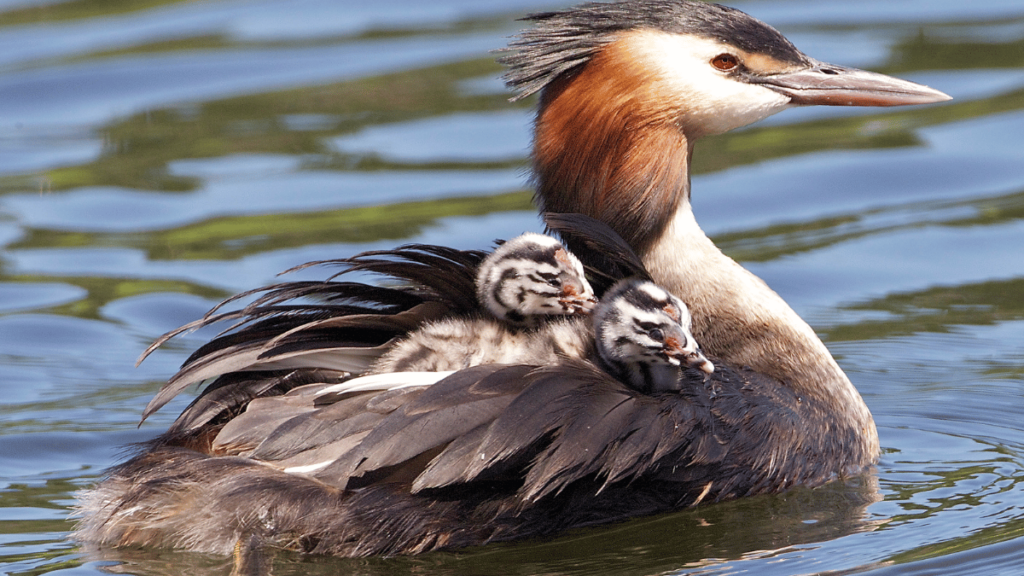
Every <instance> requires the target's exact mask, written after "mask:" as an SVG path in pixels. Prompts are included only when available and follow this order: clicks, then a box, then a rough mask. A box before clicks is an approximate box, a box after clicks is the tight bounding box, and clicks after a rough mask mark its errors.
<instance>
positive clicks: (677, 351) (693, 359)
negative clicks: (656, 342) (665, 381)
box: [665, 333, 715, 374]
mask: <svg viewBox="0 0 1024 576" xmlns="http://www.w3.org/2000/svg"><path fill="white" fill-rule="evenodd" d="M665 357H666V359H667V360H668V361H669V362H671V363H672V364H677V365H679V364H685V365H686V366H688V367H690V368H696V369H697V370H700V371H701V372H703V373H705V374H712V373H713V372H714V371H715V365H714V364H712V363H711V361H710V360H708V359H707V356H704V353H703V352H701V351H700V348H699V347H698V346H697V343H696V342H695V341H694V340H693V339H692V338H687V337H686V336H685V335H683V334H682V333H680V334H679V335H672V336H669V337H667V338H665Z"/></svg>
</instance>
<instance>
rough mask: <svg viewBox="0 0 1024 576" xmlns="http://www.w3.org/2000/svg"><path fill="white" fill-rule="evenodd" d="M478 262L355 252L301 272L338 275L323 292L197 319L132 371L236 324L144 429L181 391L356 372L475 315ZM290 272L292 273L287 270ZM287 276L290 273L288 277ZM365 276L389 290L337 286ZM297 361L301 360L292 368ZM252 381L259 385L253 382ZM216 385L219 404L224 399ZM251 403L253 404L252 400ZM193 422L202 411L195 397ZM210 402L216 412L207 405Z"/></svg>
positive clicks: (453, 256) (269, 293) (186, 369)
mask: <svg viewBox="0 0 1024 576" xmlns="http://www.w3.org/2000/svg"><path fill="white" fill-rule="evenodd" d="M485 256H486V253H484V252H481V251H478V250H455V249H452V248H447V247H443V246H430V245H424V244H411V245H407V246H402V247H400V248H397V249H395V250H379V251H372V252H364V253H361V254H358V255H356V256H353V257H351V258H344V259H338V260H324V261H319V262H311V263H309V264H304V265H303V266H300V267H298V268H305V267H309V266H327V265H329V266H339V267H342V268H343V270H342V271H341V272H338V273H337V274H335V275H334V276H332V277H331V278H329V279H328V280H327V281H323V282H309V281H301V282H284V283H278V284H274V285H271V286H267V287H265V288H261V289H258V290H252V291H249V292H245V293H243V294H239V295H237V296H233V297H231V298H229V299H227V300H225V301H224V302H222V303H220V304H218V305H217V306H216V307H214V308H213V309H212V310H211V311H210V312H209V313H207V314H206V316H204V317H203V318H201V319H199V320H196V321H195V322H191V323H189V324H186V325H185V326H182V327H181V328H178V329H176V330H173V331H171V332H168V333H167V334H165V335H163V336H162V337H160V338H159V339H157V341H156V342H154V343H153V344H152V345H151V346H150V347H149V348H148V349H147V350H146V351H145V352H144V353H143V355H142V357H141V358H140V362H141V361H142V360H143V359H145V357H146V356H148V355H149V354H150V353H152V352H153V351H154V350H155V349H156V348H158V347H159V346H160V345H162V344H163V343H165V342H167V341H168V340H170V339H171V338H173V337H174V336H177V335H179V334H182V333H184V332H187V331H190V330H195V329H198V328H203V327H206V326H211V325H214V324H219V323H222V322H235V324H233V325H232V326H230V327H229V328H228V329H227V331H226V333H222V334H221V335H220V336H218V337H217V338H214V339H213V340H211V341H210V342H208V343H207V344H205V345H203V346H202V347H200V348H199V349H198V350H196V351H195V352H194V353H193V354H192V355H191V356H190V357H189V358H188V360H186V362H185V364H184V365H183V366H182V368H181V370H179V371H178V373H177V374H175V375H174V376H173V377H171V378H170V380H168V382H167V383H166V384H165V385H164V386H163V387H162V388H161V390H160V391H159V392H158V393H157V394H156V396H154V398H153V399H152V400H151V401H150V403H149V405H148V406H147V407H146V409H145V411H144V412H143V416H142V419H143V420H145V419H146V418H147V417H149V416H150V415H151V414H152V413H153V412H155V411H157V410H159V409H160V408H161V407H163V406H164V405H165V404H166V403H167V402H168V401H170V400H171V399H172V398H174V397H175V396H177V395H178V394H179V393H181V391H182V390H184V389H185V388H187V387H188V386H189V385H191V384H194V383H196V382H201V381H203V380H206V379H209V378H214V377H217V376H221V375H224V374H230V373H233V372H239V371H254V370H259V371H272V370H277V369H280V368H295V367H300V368H324V369H336V370H339V371H348V370H349V369H350V365H349V364H348V363H346V361H345V359H346V355H351V356H352V357H353V358H355V361H354V366H356V367H360V366H361V367H363V369H365V366H366V365H368V364H369V363H370V361H372V359H373V358H375V357H377V356H379V355H380V354H381V353H383V351H382V350H378V351H373V350H371V349H373V348H376V347H379V346H381V345H383V344H385V343H387V342H388V341H390V340H392V339H393V338H395V337H399V336H402V335H404V334H406V333H408V332H409V331H410V330H414V329H415V328H417V327H418V326H420V325H421V324H422V323H423V322H426V321H429V320H434V319H438V318H442V317H446V316H449V315H453V314H455V315H458V314H467V313H471V312H472V311H474V310H476V309H477V302H476V270H477V267H478V266H479V264H480V262H481V261H482V260H483V258H484V257H485ZM296 269H297V268H296ZM293 270H295V269H293ZM353 272H364V273H372V274H375V275H379V276H383V277H385V278H387V279H389V280H390V281H391V282H401V283H402V285H400V286H395V287H382V286H372V285H368V284H363V283H359V282H348V281H344V282H342V281H338V280H336V279H337V278H338V277H339V276H341V275H342V274H350V273H353ZM257 294H259V295H260V296H259V297H258V298H256V299H255V300H254V301H253V302H251V303H250V304H248V305H246V306H244V307H242V308H240V309H238V310H233V311H228V312H221V310H222V309H224V308H225V307H226V306H229V305H230V304H232V303H234V302H237V301H239V300H241V299H242V298H247V297H250V296H253V295H257ZM298 357H301V358H302V360H296V358H298ZM255 378H256V379H261V378H262V377H261V376H256V377H255ZM227 382H230V383H231V385H232V386H237V387H239V390H237V394H236V396H238V398H242V397H245V396H248V397H250V398H251V397H258V395H259V394H261V393H262V392H263V391H265V389H266V387H264V386H262V385H249V384H247V383H245V382H244V379H237V378H235V379H229V380H228V381H227ZM226 385H227V383H226V382H221V383H220V384H219V385H218V386H217V388H216V389H220V390H221V392H219V394H221V395H223V394H229V392H227V391H224V390H223V388H224V387H225V386H226ZM253 394H256V396H253ZM205 395H206V393H205V392H204V394H203V395H202V396H200V398H199V399H197V402H198V403H199V404H198V405H196V404H194V406H195V408H194V409H193V413H195V414H198V413H199V412H200V411H201V410H205V409H206V408H204V407H203V406H202V402H204V401H205V400H204V396H205ZM209 400H211V401H214V402H217V401H219V400H215V399H213V398H210V399H209Z"/></svg>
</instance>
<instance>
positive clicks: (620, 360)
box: [593, 279, 715, 392]
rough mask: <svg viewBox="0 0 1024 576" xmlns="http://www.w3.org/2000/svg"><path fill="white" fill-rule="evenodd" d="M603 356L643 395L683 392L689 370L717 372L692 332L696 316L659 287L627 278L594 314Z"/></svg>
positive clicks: (611, 368) (616, 373)
mask: <svg viewBox="0 0 1024 576" xmlns="http://www.w3.org/2000/svg"><path fill="white" fill-rule="evenodd" d="M593 320H594V332H595V337H596V340H597V342H596V344H597V352H598V357H599V358H600V359H601V361H602V363H603V364H604V365H605V368H606V369H607V370H608V371H609V372H610V373H611V374H612V375H614V376H615V377H617V378H618V379H619V380H622V381H623V382H625V383H626V384H628V385H630V386H631V387H633V388H636V389H638V390H642V391H647V392H661V391H666V390H678V389H679V388H680V386H681V384H680V368H681V367H682V366H683V365H686V366H689V367H691V368H696V369H698V370H701V371H702V372H704V373H706V374H711V373H712V372H714V370H715V367H714V365H713V364H712V363H711V362H710V361H708V359H707V358H706V357H705V356H704V354H703V353H701V351H700V347H699V346H698V345H697V341H696V340H695V339H694V337H693V335H692V334H691V333H690V312H689V310H688V309H687V308H686V304H683V302H682V301H680V300H679V299H678V298H676V297H675V296H673V295H671V294H669V293H668V292H667V291H665V290H664V289H662V288H661V287H659V286H658V285H656V284H654V283H652V282H648V281H644V280H636V279H626V280H622V281H620V282H618V283H616V284H615V285H614V286H612V287H611V288H610V289H608V291H607V292H606V293H605V294H604V296H603V297H602V298H601V302H600V303H599V304H598V305H597V307H596V308H595V309H594V319H593Z"/></svg>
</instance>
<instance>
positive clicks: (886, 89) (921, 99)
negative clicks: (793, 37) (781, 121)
mask: <svg viewBox="0 0 1024 576" xmlns="http://www.w3.org/2000/svg"><path fill="white" fill-rule="evenodd" d="M751 82H752V83H755V84H760V85H762V86H764V87H765V88H771V89H772V90H775V91H776V92H779V93H782V94H785V95H786V96H789V97H790V98H791V99H792V103H793V104H796V105H800V106H810V105H821V106H906V105H910V104H931V103H934V102H945V101H946V100H952V97H951V96H949V95H948V94H945V93H943V92H939V91H938V90H935V89H934V88H929V87H927V86H923V85H921V84H916V83H914V82H909V81H907V80H900V79H899V78H893V77H892V76H886V75H885V74H878V73H876V72H868V71H866V70H858V69H857V68H844V67H842V66H834V65H832V64H825V63H824V62H816V63H815V64H814V65H813V66H811V67H809V68H804V69H802V70H796V71H793V72H783V73H780V74H771V75H768V76H760V77H757V78H752V79H751Z"/></svg>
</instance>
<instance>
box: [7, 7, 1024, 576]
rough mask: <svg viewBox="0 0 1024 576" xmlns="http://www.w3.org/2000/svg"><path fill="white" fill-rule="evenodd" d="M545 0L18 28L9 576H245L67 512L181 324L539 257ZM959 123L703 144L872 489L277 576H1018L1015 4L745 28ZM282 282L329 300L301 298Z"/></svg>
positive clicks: (1021, 430)
mask: <svg viewBox="0 0 1024 576" xmlns="http://www.w3.org/2000/svg"><path fill="white" fill-rule="evenodd" d="M563 5H565V3H558V2H547V1H543V0H513V1H508V0H505V1H501V2H497V1H493V2H485V1H481V0H475V1H471V0H435V1H434V2H429V3H428V2H420V1H418V0H377V1H375V2H348V1H346V2H337V1H334V0H320V1H315V0H310V1H297V0H292V1H289V2H284V1H277V2H274V1H258V0H246V1H241V0H238V1H221V2H217V1H205V0H204V1H190V2H183V1H182V2H175V1H169V0H168V1H160V0H150V1H147V2H142V1H138V2H121V3H115V2H109V3H108V2H96V1H92V2H90V1H89V0H70V1H66V2H56V1H29V0H0V394H2V397H0V398H2V399H0V402H2V403H0V572H4V573H10V574H44V573H53V574H76V575H78V574H99V573H109V572H117V573H129V574H180V573H193V574H227V573H229V572H230V562H229V561H228V560H227V559H223V558H217V557H207V556H201V555H195V554H187V553H178V552H168V551H158V550H125V551H109V552H103V553H86V552H85V551H82V550H79V549H77V548H76V547H75V546H74V545H72V544H70V543H68V542H67V541H66V540H65V537H66V535H67V533H68V531H69V530H70V529H71V527H72V524H71V521H69V520H68V514H69V509H70V506H71V505H72V503H73V492H74V491H75V490H77V489H79V488H82V487H86V486H89V485H91V484H92V483H93V482H95V481H96V479H97V478H98V477H99V475H100V474H101V473H102V470H103V469H104V468H106V467H107V466H110V465H111V464H113V463H115V462H116V461H118V459H119V456H120V454H121V451H122V449H123V447H124V446H125V445H126V444H128V443H131V442H137V441H142V440H145V439H148V438H151V437H152V436H154V435H155V434H157V433H159V432H160V431H162V430H163V429H165V428H166V426H167V425H168V424H169V422H170V421H171V420H172V419H173V417H174V415H175V414H176V413H177V412H178V411H179V410H180V409H181V408H182V407H183V406H184V405H185V403H187V401H188V398H185V397H183V398H179V399H177V400H176V401H175V402H173V403H172V404H171V405H169V406H168V407H167V408H165V409H164V410H162V411H161V412H159V413H157V414H156V415H155V416H153V417H152V418H150V419H149V420H148V421H147V422H146V423H145V424H143V425H142V426H141V427H139V428H137V427H136V426H137V424H138V419H139V415H140V413H141V410H142V408H143V406H145V404H146V402H147V401H148V399H149V397H150V396H151V395H152V394H153V393H154V392H155V390H156V389H158V388H159V386H160V383H161V382H162V381H163V380H164V379H166V378H167V377H168V376H169V375H170V374H171V373H173V372H174V370H175V369H176V367H177V366H178V365H179V364H180V363H181V362H182V361H183V360H184V358H185V357H186V356H187V355H188V354H189V352H190V351H191V350H192V349H194V348H195V347H196V346H198V345H199V344H200V343H202V342H203V341H204V340H205V339H207V338H209V337H210V336H211V334H210V333H209V332H200V333H197V334H192V335H189V336H186V337H184V338H180V339H178V340H176V341H174V342H172V344H171V345H169V346H167V347H165V348H164V349H162V350H160V351H159V352H157V353H156V354H155V355H153V356H152V357H151V358H149V359H148V360H147V361H146V362H144V363H143V364H142V365H141V366H139V367H138V368H135V367H134V362H135V359H136V358H137V357H138V355H139V353H141V351H142V350H143V349H145V347H146V346H147V345H148V344H149V343H150V342H151V341H152V340H153V339H154V338H155V337H157V336H159V335H160V334H161V333H163V332H164V331H166V330H169V329H172V328H175V327H177V326H178V325H180V324H183V323H185V322H188V321H190V320H192V319H194V318H196V317H198V316H199V315H201V314H202V313H203V312H205V311H206V310H207V309H208V308H209V307H210V306H211V305H213V304H214V303H216V302H217V301H219V300H220V299H221V298H224V297H226V296H228V295H230V294H233V293H235V292H238V291H242V290H246V289H249V288H253V287H256V286H259V285H262V284H266V283H269V282H272V281H274V280H275V279H276V276H275V275H276V274H277V273H278V272H280V271H282V270H285V269H287V268H289V267H291V266H293V265H295V264H298V263H301V262H305V261H308V260H315V259H323V258H331V257H342V256H346V255H351V254H354V253H356V252H360V251H363V250H367V249H374V248H384V247H391V246H394V245H397V244H400V243H405V242H429V243H441V244H447V245H452V246H456V247H460V248H470V247H477V248H487V247H489V246H490V245H491V241H492V240H493V239H495V238H507V237H510V236H514V235H517V234H519V233H521V232H523V231H525V230H540V228H541V227H540V224H539V222H538V219H537V217H536V215H535V213H534V212H533V211H532V209H531V207H530V202H529V191H528V189H527V184H526V166H527V154H528V146H529V124H530V121H531V106H532V104H533V102H532V101H525V102H518V103H515V104H510V103H508V102H507V101H506V98H507V96H508V95H507V93H505V91H504V89H503V87H502V85H501V82H500V81H498V79H497V76H498V74H500V69H499V68H498V66H497V65H495V64H494V63H493V55H491V54H489V53H488V51H489V50H491V49H494V48H499V47H501V46H503V45H504V44H505V43H506V41H507V37H508V36H509V35H511V34H513V33H514V32H515V31H516V30H517V29H519V27H520V26H521V24H520V23H517V22H515V18H517V17H520V16H522V15H523V14H525V13H526V12H529V11H535V10H543V9H550V8H554V7H558V6H563ZM735 5H736V6H737V7H739V8H742V9H744V10H746V11H748V12H750V13H752V14H754V15H755V16H758V17H760V18H762V19H763V20H765V21H767V22H769V23H771V24H772V25H774V26H775V27H777V28H779V29H780V30H781V31H782V32H784V33H785V34H786V35H787V36H789V38H790V39H791V40H793V41H794V43H795V44H796V45H797V46H799V47H801V48H802V49H803V50H805V51H806V52H808V53H809V54H811V55H812V56H814V57H816V58H819V59H822V60H826V61H832V62H835V63H837V64H844V65H850V66H857V67H864V68H870V69H874V70H879V71H882V72H886V73H891V74H896V75H899V76H901V77H905V78H908V79H911V80H914V81H918V82H923V83H926V84H929V85H931V86H933V87H935V88H938V89H940V90H943V91H945V92H947V93H949V94H950V95H952V96H953V97H954V98H955V99H954V100H953V101H952V102H950V103H946V104H942V105H936V106H929V107H918V108H902V109H888V110H878V109H836V108H813V109H801V110H791V111H787V112H785V113H783V114H781V115H779V116H776V117H773V118H771V119H769V120H767V121H765V122H762V123H760V124H758V125H755V126H753V127H749V128H746V129H744V130H741V131H738V132H735V133H732V134H729V135H725V136H721V137H716V138H713V139H709V140H707V141H705V142H702V143H701V144H699V145H698V148H697V153H696V157H695V165H696V172H697V173H696V174H695V176H694V179H693V189H694V204H695V210H696V212H697V217H698V219H699V220H700V222H701V224H702V226H703V227H704V229H705V230H706V231H708V233H709V234H710V235H711V236H712V237H713V238H714V239H715V240H716V242H718V243H719V245H720V246H722V247H723V249H725V251H726V252H727V253H729V254H731V255H732V256H733V257H735V258H737V259H738V260H740V261H741V262H742V263H743V264H744V265H745V266H747V267H748V268H749V269H751V270H752V271H754V272H755V273H756V274H758V275H759V276H761V277H762V278H764V279H765V280H766V281H767V282H768V283H769V285H771V286H772V287H773V288H774V289H776V290H777V291H778V292H779V293H780V294H781V295H782V296H783V297H784V298H785V299H786V300H787V301H788V302H790V303H791V304H792V305H793V307H794V308H795V309H796V310H797V312H799V313H800V314H801V315H802V316H803V317H804V318H806V319H807V320H808V321H809V322H810V323H811V325H812V326H813V327H814V328H815V329H816V330H817V331H818V333H819V334H820V335H821V336H822V338H823V339H824V340H825V342H826V344H827V345H828V346H829V348H830V349H831V350H832V351H833V353H834V354H835V355H836V357H837V359H838V360H839V362H840V364H841V365H842V366H843V368H844V369H845V370H846V371H847V373H848V374H849V375H850V377H851V379H852V380H853V381H854V383H855V384H856V385H857V387H858V388H859V390H860V391H861V393H862V395H863V396H864V398H865V400H866V402H867V403H868V405H869V407H870V408H871V410H872V412H873V414H874V415H875V418H876V420H877V422H878V426H879V432H880V434H881V440H882V445H883V447H884V449H885V453H884V454H883V456H882V458H881V461H880V462H879V464H878V467H877V470H876V471H875V473H874V474H872V475H869V476H868V477H865V478H859V479H857V480H856V481H850V482H847V483H837V484H832V485H828V486H826V487H824V488H821V489H818V490H794V491H792V492H789V493H786V494H782V495H778V496H772V497H759V498H751V499H748V500H743V501H740V502H732V503H727V504H721V505H713V506H707V507H703V508H698V509H696V510H687V511H683V512H679V513H676V514H670V515H665V516H661V517H657V518H648V519H638V520H634V521H631V522H627V523H624V524H619V525H615V526H609V527H602V528H597V529H590V530H582V531H578V532H574V533H571V534H567V535H564V536H562V537H559V538H556V539H552V540H547V541H542V542H536V541H532V542H521V543H515V544H503V545H498V546H491V547H485V548H482V549H476V550H467V551H462V552H456V553H438V554H428V555H424V556H421V557H416V558H398V559H371V560H364V561H358V562H355V561H348V560H338V559H333V558H303V557H301V556H297V555H293V554H288V553H280V554H278V555H277V556H276V557H275V558H274V560H273V573H274V574H276V575H281V574H320V573H323V574H334V573H346V572H355V573H361V574H399V573H409V572H417V573H431V574H464V573H473V574H488V573H491V574H652V573H672V574H716V575H718V574H744V573H747V574H769V575H774V574H778V575H783V574H808V573H819V572H825V573H843V574H848V573H870V574H978V575H982V574H983V575H990V574H1019V573H1022V571H1024V569H1022V568H1021V566H1024V489H1022V482H1024V458H1022V456H1024V394H1022V393H1024V136H1022V134H1024V4H1022V3H1021V2H1020V1H1019V0H1017V1H1008V0H1002V1H990V2H985V3H978V2H972V3H965V2H954V1H952V0H935V1H927V2H926V1H916V2H902V3H896V2H890V1H888V0H886V1H882V0H872V1H862V2H856V3H850V2H840V1H838V0H824V1H816V2H812V1H810V0H789V1H770V0H764V1H747V2H741V3H736V4H735ZM293 277H294V278H304V277H309V278H312V277H317V272H316V271H313V270H310V271H303V272H301V273H299V274H297V275H293Z"/></svg>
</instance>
